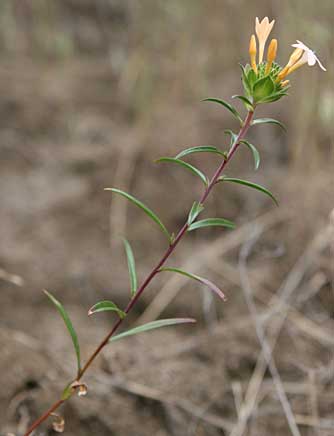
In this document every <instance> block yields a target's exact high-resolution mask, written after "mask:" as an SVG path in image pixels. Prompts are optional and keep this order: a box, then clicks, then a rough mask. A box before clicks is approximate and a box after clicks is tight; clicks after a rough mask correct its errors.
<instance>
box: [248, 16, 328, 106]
mask: <svg viewBox="0 0 334 436" xmlns="http://www.w3.org/2000/svg"><path fill="white" fill-rule="evenodd" d="M274 24H275V20H273V21H271V22H270V21H269V19H268V17H265V18H263V20H262V21H260V20H259V19H258V18H256V20H255V33H256V36H255V35H254V34H253V35H252V36H251V39H250V44H249V55H250V65H246V66H245V67H242V81H243V85H244V89H245V93H246V99H247V100H248V101H249V104H251V105H252V106H254V105H256V104H258V103H270V102H273V101H276V100H279V99H280V98H282V97H283V96H284V95H286V94H287V89H288V88H289V80H287V79H286V77H287V76H288V75H289V74H291V73H292V72H294V71H295V70H297V69H298V68H300V67H301V66H303V65H305V64H308V65H310V66H313V65H315V64H316V63H317V64H318V65H319V66H320V68H321V69H322V70H324V71H326V69H325V67H324V66H323V65H322V64H321V62H320V60H319V59H318V58H317V56H316V55H315V53H314V51H313V50H311V49H310V48H308V47H307V46H306V45H305V44H304V43H302V42H301V41H298V40H297V44H293V45H292V47H294V51H293V53H292V54H291V56H290V59H289V61H288V63H287V64H286V66H285V67H283V68H282V67H281V66H280V65H279V64H278V63H276V62H275V61H276V55H277V46H278V43H277V39H272V40H271V41H270V44H269V46H268V50H267V58H266V60H264V55H265V47H266V43H267V40H268V38H269V35H270V32H271V31H272V29H273V27H274ZM256 37H257V39H256Z"/></svg>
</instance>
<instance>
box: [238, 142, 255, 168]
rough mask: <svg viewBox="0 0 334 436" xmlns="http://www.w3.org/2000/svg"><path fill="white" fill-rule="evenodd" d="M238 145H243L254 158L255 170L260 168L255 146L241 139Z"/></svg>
mask: <svg viewBox="0 0 334 436" xmlns="http://www.w3.org/2000/svg"><path fill="white" fill-rule="evenodd" d="M240 143H242V144H245V145H246V146H247V147H248V148H249V149H250V151H251V152H252V154H253V158H254V164H255V169H256V170H257V169H258V168H259V166H260V153H259V152H258V150H257V148H256V147H255V145H253V144H251V143H250V142H249V141H247V140H246V139H242V140H241V141H240Z"/></svg>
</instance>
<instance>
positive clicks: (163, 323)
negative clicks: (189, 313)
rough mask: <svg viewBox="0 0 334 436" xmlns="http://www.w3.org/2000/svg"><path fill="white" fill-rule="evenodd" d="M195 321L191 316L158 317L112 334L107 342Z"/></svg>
mask: <svg viewBox="0 0 334 436" xmlns="http://www.w3.org/2000/svg"><path fill="white" fill-rule="evenodd" d="M194 322H196V321H195V320H194V319H192V318H170V319H159V320H157V321H152V322H148V323H147V324H143V325H141V326H138V327H135V328H133V329H130V330H127V331H125V332H123V333H120V334H118V335H115V336H112V337H111V338H110V340H109V342H113V341H118V340H119V339H122V338H125V337H127V336H132V335H137V334H139V333H143V332H147V331H149V330H154V329H158V328H161V327H167V326H170V325H176V324H187V323H194Z"/></svg>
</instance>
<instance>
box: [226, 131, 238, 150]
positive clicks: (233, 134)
mask: <svg viewBox="0 0 334 436" xmlns="http://www.w3.org/2000/svg"><path fill="white" fill-rule="evenodd" d="M224 133H226V134H227V135H230V136H231V143H230V146H231V147H232V145H234V144H235V142H236V140H237V139H238V135H237V134H236V133H234V132H233V131H232V130H231V129H226V130H224Z"/></svg>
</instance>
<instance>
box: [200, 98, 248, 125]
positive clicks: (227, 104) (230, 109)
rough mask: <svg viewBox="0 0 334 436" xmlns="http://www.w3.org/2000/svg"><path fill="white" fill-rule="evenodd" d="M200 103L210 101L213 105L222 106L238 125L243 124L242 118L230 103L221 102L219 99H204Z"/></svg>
mask: <svg viewBox="0 0 334 436" xmlns="http://www.w3.org/2000/svg"><path fill="white" fill-rule="evenodd" d="M202 101H211V102H213V103H218V104H221V105H222V106H224V107H225V108H226V109H227V110H229V111H230V112H231V114H233V115H234V116H235V118H236V119H237V120H238V121H239V123H240V124H242V123H243V121H242V118H241V116H240V114H239V112H238V111H237V110H236V108H235V107H234V106H232V105H231V104H230V103H228V102H227V101H225V100H221V99H219V98H205V99H203V100H202Z"/></svg>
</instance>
